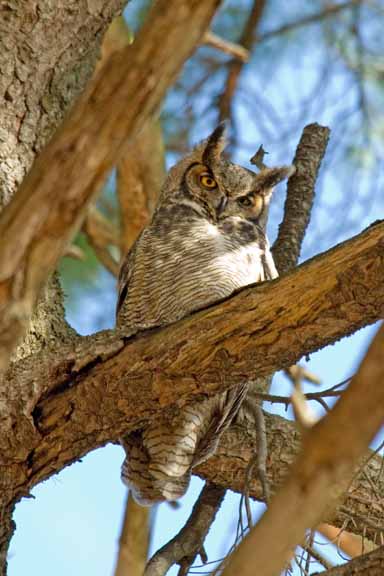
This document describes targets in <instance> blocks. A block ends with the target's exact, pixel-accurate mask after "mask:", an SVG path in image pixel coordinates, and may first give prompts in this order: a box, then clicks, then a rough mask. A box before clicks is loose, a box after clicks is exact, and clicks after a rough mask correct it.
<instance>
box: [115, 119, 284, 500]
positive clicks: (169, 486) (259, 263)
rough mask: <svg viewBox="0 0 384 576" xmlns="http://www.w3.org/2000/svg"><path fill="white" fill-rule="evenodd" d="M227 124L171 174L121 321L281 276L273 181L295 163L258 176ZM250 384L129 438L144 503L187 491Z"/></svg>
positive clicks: (123, 284) (179, 314)
mask: <svg viewBox="0 0 384 576" xmlns="http://www.w3.org/2000/svg"><path fill="white" fill-rule="evenodd" d="M224 145H225V138H224V129H223V126H222V125H220V126H219V127H218V128H217V129H216V130H215V131H214V132H213V134H212V135H211V136H210V137H209V138H208V139H207V140H206V141H205V142H203V143H202V144H200V145H199V146H198V147H197V148H195V149H194V150H193V151H192V153H191V154H189V155H188V156H186V157H185V158H183V159H182V160H181V161H180V162H179V163H178V164H176V166H174V167H173V168H172V169H171V170H170V171H169V173H168V176H167V178H166V180H165V183H164V186H163V188H162V192H161V195H160V198H159V202H158V206H157V208H156V210H155V213H154V215H153V218H152V221H151V223H150V224H149V225H148V226H147V227H146V228H145V229H144V230H143V231H142V233H141V234H140V236H139V237H138V239H137V241H136V242H135V244H134V246H133V248H132V249H131V251H130V252H129V253H128V255H127V256H126V258H125V260H124V262H123V265H122V268H121V272H120V279H119V302H118V307H117V320H118V328H119V330H120V331H122V332H123V333H125V334H132V333H134V332H137V331H139V330H143V329H147V328H152V327H155V326H164V325H166V324H170V323H171V322H175V321H177V320H179V319H180V318H183V317H184V316H186V315H187V314H189V313H191V312H193V311H195V310H198V309H200V308H203V307H205V306H207V305H210V304H213V303H214V302H217V301H218V300H220V299H222V298H224V297H227V296H229V295H230V294H232V293H233V292H234V291H235V290H237V289H239V288H241V287H243V286H246V285H248V284H252V283H255V282H261V281H264V280H269V279H273V278H276V277H277V271H276V268H275V265H274V263H273V259H272V255H271V253H270V250H269V244H268V240H267V238H266V235H265V226H266V221H267V214H268V205H269V200H270V197H271V193H272V189H273V186H275V185H276V184H277V183H278V182H280V181H281V180H282V179H284V178H286V177H287V176H289V175H290V174H291V173H292V167H281V168H271V169H265V170H263V171H261V172H260V173H259V174H255V173H254V172H251V171H250V170H247V169H246V168H243V167H241V166H239V165H236V164H233V163H231V162H229V161H227V160H225V159H224V158H223V157H222V150H223V148H224ZM246 391H247V384H246V383H244V385H242V386H238V387H237V388H236V389H234V390H230V391H229V392H225V393H223V394H219V395H217V396H215V397H210V398H203V399H201V400H196V401H194V402H193V403H191V404H189V405H188V406H186V407H184V409H183V410H182V411H181V410H180V411H178V412H177V413H176V414H175V413H173V414H172V415H166V414H165V415H164V417H163V418H162V420H159V419H157V420H156V421H155V422H152V423H150V424H149V426H148V427H147V428H146V429H145V430H143V431H139V432H134V433H133V434H129V435H127V436H126V437H125V438H124V439H122V445H123V446H124V448H125V450H126V453H127V458H126V460H125V462H124V464H123V468H122V478H123V480H124V481H125V482H126V483H127V484H128V486H130V488H131V489H132V492H133V494H134V496H135V497H136V499H137V500H138V501H139V502H141V503H143V504H152V503H153V502H156V501H160V500H173V499H176V498H178V497H180V496H182V495H183V494H184V493H185V491H186V489H187V487H188V483H189V478H190V474H191V469H192V467H193V466H195V465H197V464H198V463H199V462H201V461H203V460H205V459H206V458H208V457H209V456H210V455H211V454H212V453H213V452H214V450H215V449H216V446H217V443H218V440H219V438H220V435H221V433H222V432H223V430H225V428H226V427H227V426H228V425H229V424H230V422H231V420H232V418H233V416H234V415H235V414H236V412H237V410H238V408H239V406H240V404H241V401H242V400H243V398H244V396H245V394H246Z"/></svg>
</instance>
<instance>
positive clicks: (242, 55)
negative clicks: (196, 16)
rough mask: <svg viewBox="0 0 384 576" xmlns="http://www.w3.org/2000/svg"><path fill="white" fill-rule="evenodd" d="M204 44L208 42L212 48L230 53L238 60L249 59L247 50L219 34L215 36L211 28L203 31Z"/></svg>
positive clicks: (244, 60) (246, 60)
mask: <svg viewBox="0 0 384 576" xmlns="http://www.w3.org/2000/svg"><path fill="white" fill-rule="evenodd" d="M203 42H204V44H208V45H209V46H212V47H213V48H217V49H218V50H220V51H221V52H225V54H230V55H231V56H233V58H236V59H237V60H240V62H244V63H245V62H248V60H249V50H247V49H246V48H244V47H243V46H240V45H239V44H235V43H234V42H230V41H229V40H224V38H221V37H220V36H217V35H216V34H214V33H213V32H211V30H209V31H208V32H206V33H205V36H204V38H203Z"/></svg>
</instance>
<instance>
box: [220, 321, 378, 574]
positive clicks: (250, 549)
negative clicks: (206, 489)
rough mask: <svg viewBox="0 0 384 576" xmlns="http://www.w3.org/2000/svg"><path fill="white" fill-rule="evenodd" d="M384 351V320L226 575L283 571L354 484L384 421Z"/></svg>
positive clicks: (242, 544) (229, 565)
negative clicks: (309, 532) (310, 532)
mask: <svg viewBox="0 0 384 576" xmlns="http://www.w3.org/2000/svg"><path fill="white" fill-rule="evenodd" d="M383 354H384V325H382V326H381V328H380V330H379V331H378V333H377V334H376V337H375V338H374V340H373V342H372V344H371V346H370V348H369V350H368V353H367V355H366V357H365V358H364V360H363V362H362V364H361V366H360V368H359V371H358V373H357V374H356V376H355V377H354V378H353V379H352V382H351V384H350V385H349V387H348V388H347V389H346V390H345V391H344V393H343V396H342V397H341V399H340V400H339V402H338V403H337V404H336V405H335V407H334V408H333V410H332V411H331V412H330V413H329V414H328V415H327V416H325V417H324V418H323V419H322V420H320V422H318V423H317V424H316V425H315V426H314V427H313V428H312V429H311V430H310V431H308V432H307V433H306V434H305V436H304V438H303V448H302V450H301V452H300V455H299V457H298V459H297V460H296V462H295V464H294V465H293V467H292V469H291V471H290V474H289V477H288V478H287V480H286V482H285V483H284V485H283V487H282V488H281V490H280V491H279V492H278V493H277V494H276V495H275V497H274V498H273V499H272V501H271V503H270V505H269V508H268V510H267V512H266V513H265V514H264V516H263V517H262V519H261V520H260V522H259V523H258V524H257V526H256V527H255V528H254V529H253V530H252V531H251V532H250V534H249V535H248V536H247V537H246V538H245V540H244V541H243V542H242V543H241V544H240V546H239V548H238V549H237V550H236V552H235V553H234V554H233V556H232V557H231V559H230V561H229V563H228V566H227V567H226V569H225V570H224V573H223V574H224V576H232V575H237V574H242V575H243V576H248V575H249V576H251V575H253V574H255V573H258V572H260V573H263V575H264V576H274V575H275V574H278V573H280V571H281V570H283V568H284V565H285V563H286V562H287V561H288V560H289V559H290V557H291V555H292V553H293V550H294V548H295V546H296V545H297V544H300V542H302V541H303V540H304V537H305V530H306V529H308V528H313V527H314V526H316V525H317V523H318V522H319V521H320V520H321V519H322V517H323V516H324V515H325V514H326V513H327V511H329V510H332V509H333V507H334V506H335V505H336V503H337V501H338V500H339V498H340V497H341V496H342V494H343V493H344V492H345V491H346V490H347V489H348V485H349V484H350V482H351V480H352V478H353V474H354V472H355V469H356V466H357V465H358V463H359V460H360V459H361V458H362V457H363V456H364V454H365V453H366V451H367V449H368V446H369V443H370V442H371V441H372V440H373V438H374V436H375V434H376V433H377V432H378V431H379V430H380V427H381V426H382V425H384V387H383V385H382V384H383V382H384V363H383ZM357 422H358V425H356V423H357ZM340 430H343V433H342V434H340ZM287 525H289V530H287V529H286V526H287Z"/></svg>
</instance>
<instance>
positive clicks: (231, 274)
mask: <svg viewBox="0 0 384 576" xmlns="http://www.w3.org/2000/svg"><path fill="white" fill-rule="evenodd" d="M181 248H182V249H181V253H182V254H183V257H182V262H180V265H181V266H182V267H183V268H184V269H185V273H186V274H188V275H191V277H192V278H193V279H194V280H196V285H197V286H198V285H200V288H202V287H203V285H204V282H205V283H206V284H207V285H209V289H210V290H211V292H212V291H213V292H215V291H218V292H220V296H222V292H223V290H224V291H225V294H224V295H225V296H226V295H228V294H229V293H230V292H231V291H233V290H235V289H237V288H241V287H243V286H246V285H248V284H252V283H254V282H259V281H260V279H261V278H260V273H261V265H262V255H263V252H264V251H263V249H262V247H261V246H260V244H259V242H258V241H257V238H256V237H252V236H249V237H248V238H244V237H242V235H241V234H236V233H234V234H227V233H226V231H225V230H221V229H219V228H218V227H216V226H214V225H212V224H210V223H208V222H203V223H201V224H197V225H196V226H195V228H194V230H193V234H192V235H191V236H190V237H189V238H185V239H182V240H181Z"/></svg>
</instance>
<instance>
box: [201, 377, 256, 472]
mask: <svg viewBox="0 0 384 576" xmlns="http://www.w3.org/2000/svg"><path fill="white" fill-rule="evenodd" d="M247 392H248V383H247V382H245V383H243V384H239V385H238V386H236V387H235V388H234V389H232V390H229V391H228V392H226V393H225V394H222V402H223V405H222V406H221V409H220V411H219V413H218V415H217V417H216V418H213V419H212V422H211V424H210V426H209V428H208V430H207V431H206V433H205V434H204V437H203V438H202V439H201V440H200V442H199V444H198V446H197V449H196V452H195V456H194V459H193V462H192V467H194V466H197V465H198V464H201V462H204V461H205V460H207V458H209V457H210V456H212V454H214V452H215V451H216V448H217V446H218V443H219V440H220V438H221V436H222V434H223V432H225V430H226V429H227V428H228V426H229V425H230V424H231V422H232V420H233V418H234V417H235V416H236V414H237V413H238V411H239V409H240V406H241V405H242V403H243V400H244V399H245V397H246V395H247Z"/></svg>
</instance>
